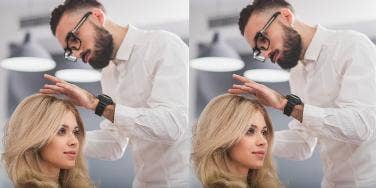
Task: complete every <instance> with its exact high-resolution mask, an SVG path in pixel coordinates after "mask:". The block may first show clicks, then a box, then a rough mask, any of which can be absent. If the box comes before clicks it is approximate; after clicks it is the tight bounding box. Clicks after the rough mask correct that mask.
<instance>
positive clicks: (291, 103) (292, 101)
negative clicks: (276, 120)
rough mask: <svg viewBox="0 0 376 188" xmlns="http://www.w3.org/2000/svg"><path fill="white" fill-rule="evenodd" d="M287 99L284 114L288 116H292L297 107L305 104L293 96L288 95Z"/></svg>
mask: <svg viewBox="0 0 376 188" xmlns="http://www.w3.org/2000/svg"><path fill="white" fill-rule="evenodd" d="M286 99H287V104H286V106H285V108H284V109H283V113H284V114H286V115H287V116H290V115H291V113H292V110H293V109H294V106H295V105H299V104H303V102H302V101H301V100H300V98H299V97H298V96H296V95H293V94H290V95H286Z"/></svg>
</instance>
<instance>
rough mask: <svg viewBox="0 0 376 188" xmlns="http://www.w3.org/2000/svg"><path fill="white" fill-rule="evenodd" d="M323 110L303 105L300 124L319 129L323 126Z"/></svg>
mask: <svg viewBox="0 0 376 188" xmlns="http://www.w3.org/2000/svg"><path fill="white" fill-rule="evenodd" d="M324 118H325V112H324V109H322V108H320V107H316V106H312V105H309V104H304V110H303V121H302V124H303V125H305V126H307V127H310V126H313V127H319V126H323V125H324Z"/></svg>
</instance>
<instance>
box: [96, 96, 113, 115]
mask: <svg viewBox="0 0 376 188" xmlns="http://www.w3.org/2000/svg"><path fill="white" fill-rule="evenodd" d="M97 98H98V99H99V103H98V105H97V107H96V108H95V114H97V115H98V116H102V114H103V112H104V109H105V108H106V106H107V105H111V104H114V102H113V101H112V99H111V97H109V96H107V95H105V94H101V95H98V97H97Z"/></svg>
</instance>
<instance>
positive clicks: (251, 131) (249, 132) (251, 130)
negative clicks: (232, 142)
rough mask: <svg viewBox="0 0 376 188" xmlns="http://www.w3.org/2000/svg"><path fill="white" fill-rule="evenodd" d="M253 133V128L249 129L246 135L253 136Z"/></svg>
mask: <svg viewBox="0 0 376 188" xmlns="http://www.w3.org/2000/svg"><path fill="white" fill-rule="evenodd" d="M254 133H255V129H254V128H249V129H248V131H247V133H246V135H253V134H254Z"/></svg>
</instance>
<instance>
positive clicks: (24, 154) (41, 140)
mask: <svg viewBox="0 0 376 188" xmlns="http://www.w3.org/2000/svg"><path fill="white" fill-rule="evenodd" d="M84 137H85V132H84V127H83V124H82V120H81V118H80V115H79V113H78V111H77V109H76V108H75V106H74V105H73V104H72V103H70V102H68V101H65V100H62V99H58V98H56V97H54V96H48V95H40V94H37V95H32V96H29V97H27V98H26V99H24V100H23V101H22V102H21V103H20V104H19V105H18V106H17V108H16V110H15V111H14V113H13V114H12V116H11V118H10V120H9V122H8V123H7V125H6V128H5V135H4V149H5V151H4V154H3V160H4V163H5V167H6V170H7V172H8V175H9V177H10V179H11V181H12V182H13V184H14V186H15V187H17V188H18V187H21V188H24V187H25V188H26V187H27V188H29V187H51V188H60V187H61V188H65V187H80V188H81V187H82V188H85V187H93V185H92V183H91V181H90V178H89V176H88V172H87V168H86V162H85V160H84V158H83V155H82V148H83V143H84Z"/></svg>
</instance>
